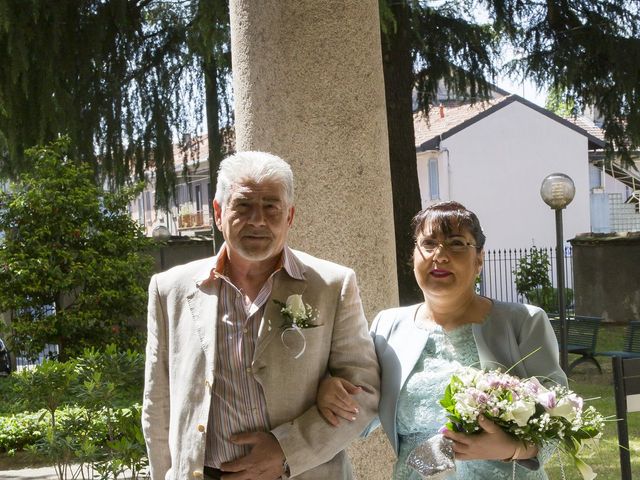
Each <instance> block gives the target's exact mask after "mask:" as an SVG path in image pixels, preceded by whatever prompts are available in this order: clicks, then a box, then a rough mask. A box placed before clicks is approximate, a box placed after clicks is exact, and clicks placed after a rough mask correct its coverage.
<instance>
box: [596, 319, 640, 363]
mask: <svg viewBox="0 0 640 480" xmlns="http://www.w3.org/2000/svg"><path fill="white" fill-rule="evenodd" d="M596 356H602V357H622V358H640V321H638V320H634V321H633V322H629V323H628V324H627V327H626V328H625V331H624V346H623V350H609V351H607V352H598V353H596Z"/></svg>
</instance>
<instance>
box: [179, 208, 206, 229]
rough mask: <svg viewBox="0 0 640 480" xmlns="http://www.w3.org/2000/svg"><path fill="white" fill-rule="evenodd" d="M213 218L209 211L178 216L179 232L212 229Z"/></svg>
mask: <svg viewBox="0 0 640 480" xmlns="http://www.w3.org/2000/svg"><path fill="white" fill-rule="evenodd" d="M212 220H213V218H212V217H211V215H209V212H208V211H205V210H199V211H197V212H195V213H182V214H180V215H178V230H196V229H201V228H210V227H211V226H212V225H213V222H212Z"/></svg>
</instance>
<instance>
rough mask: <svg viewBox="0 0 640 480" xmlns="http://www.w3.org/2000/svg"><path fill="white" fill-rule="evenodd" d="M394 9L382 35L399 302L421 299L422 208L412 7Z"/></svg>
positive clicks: (402, 4)
mask: <svg viewBox="0 0 640 480" xmlns="http://www.w3.org/2000/svg"><path fill="white" fill-rule="evenodd" d="M390 8H391V11H392V13H393V15H394V17H395V20H396V26H395V31H389V32H387V33H386V34H385V33H383V34H382V36H383V41H382V61H383V68H384V82H385V96H386V101H387V126H388V131H389V159H390V167H391V188H392V193H393V214H394V226H395V238H396V258H397V265H398V266H397V270H398V289H399V300H400V305H406V304H410V303H415V302H417V301H420V300H422V299H423V297H422V294H421V292H420V289H419V288H418V286H417V284H416V281H415V278H414V276H413V262H412V254H413V243H414V242H413V233H412V230H411V220H412V218H413V216H414V215H415V214H416V213H418V211H419V210H420V187H419V185H418V171H417V166H416V148H415V133H414V130H413V108H412V88H413V84H414V76H413V61H412V57H411V42H410V39H409V35H410V25H409V7H408V6H407V5H406V3H405V2H398V3H395V4H394V5H392V6H391V7H390Z"/></svg>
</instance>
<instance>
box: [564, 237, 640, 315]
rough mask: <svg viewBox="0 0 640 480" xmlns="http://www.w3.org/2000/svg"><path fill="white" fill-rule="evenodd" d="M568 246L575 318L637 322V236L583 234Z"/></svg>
mask: <svg viewBox="0 0 640 480" xmlns="http://www.w3.org/2000/svg"><path fill="white" fill-rule="evenodd" d="M570 242H571V244H572V245H573V269H574V271H573V275H574V292H575V303H576V314H577V315H590V316H600V317H602V318H603V321H605V322H612V323H626V322H629V321H631V320H640V232H634V233H624V234H597V233H592V234H582V235H578V236H577V237H576V238H574V239H572V240H570Z"/></svg>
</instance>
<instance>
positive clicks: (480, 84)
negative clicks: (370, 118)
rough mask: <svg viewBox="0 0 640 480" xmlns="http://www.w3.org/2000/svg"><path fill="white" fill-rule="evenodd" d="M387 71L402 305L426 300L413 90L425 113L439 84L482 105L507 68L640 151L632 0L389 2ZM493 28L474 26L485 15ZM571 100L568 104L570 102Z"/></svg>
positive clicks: (611, 145)
mask: <svg viewBox="0 0 640 480" xmlns="http://www.w3.org/2000/svg"><path fill="white" fill-rule="evenodd" d="M380 5H381V19H382V36H383V43H382V49H383V67H384V74H385V83H386V97H387V122H388V125H389V149H390V151H389V154H390V167H391V179H392V192H393V204H394V216H395V227H396V258H397V262H398V284H399V289H400V303H401V304H405V303H410V302H414V301H416V300H419V299H421V295H420V294H419V293H418V292H417V291H416V287H415V281H414V279H413V275H412V272H411V269H410V267H409V265H410V247H409V246H410V245H412V243H413V242H412V238H411V235H410V232H409V229H408V226H409V224H410V219H411V216H412V215H414V214H415V213H416V212H417V211H418V210H419V209H420V193H419V189H418V183H417V171H416V157H415V140H414V137H415V135H414V131H413V111H412V109H411V102H410V99H411V95H412V88H413V87H415V88H416V91H417V102H418V107H419V108H420V109H421V110H422V111H423V112H425V113H427V112H428V110H429V108H430V107H431V106H432V105H433V104H434V103H435V100H436V98H437V97H436V93H437V87H438V82H440V81H442V82H443V83H444V85H445V86H446V87H447V88H448V90H449V91H450V93H451V95H452V96H454V97H458V96H460V97H464V98H466V99H469V100H471V101H472V102H473V101H479V100H482V99H483V98H484V97H485V96H486V94H487V93H488V87H489V83H488V82H490V81H493V79H494V76H495V74H496V72H497V71H498V68H499V67H500V64H501V59H500V57H499V52H500V51H501V50H500V47H501V46H505V45H506V46H509V47H511V48H513V49H515V51H517V52H519V56H518V58H516V59H515V60H514V61H512V62H511V63H509V64H507V65H506V71H507V72H508V73H510V74H512V75H520V76H523V77H528V78H530V79H532V80H534V81H535V82H537V83H538V84H539V85H540V86H548V87H551V88H552V89H556V90H558V91H560V92H563V96H564V98H565V100H567V101H572V102H574V103H575V105H577V106H578V108H579V109H582V108H584V107H585V106H595V107H596V108H597V109H598V110H599V111H600V112H601V114H602V115H603V117H604V119H605V120H604V129H605V136H606V138H607V140H608V144H607V147H608V153H609V154H610V155H612V154H613V153H614V151H615V152H616V153H617V154H619V155H621V156H622V158H623V159H626V161H628V160H629V159H630V158H631V156H630V152H631V151H632V150H633V149H634V148H637V147H638V145H640V95H638V86H639V85H640V69H638V64H639V62H640V39H639V38H638V30H639V29H640V15H639V14H640V11H639V7H638V4H637V2H630V1H625V0H606V1H602V0H562V1H560V2H557V1H551V0H537V1H529V0H465V1H461V2H454V1H448V2H437V3H434V4H432V3H430V2H426V1H421V0H407V1H404V2H395V1H392V0H381V2H380ZM479 10H483V11H484V12H485V13H486V21H484V22H478V21H477V20H476V17H477V15H476V14H477V12H478V11H479ZM565 103H566V102H565Z"/></svg>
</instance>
